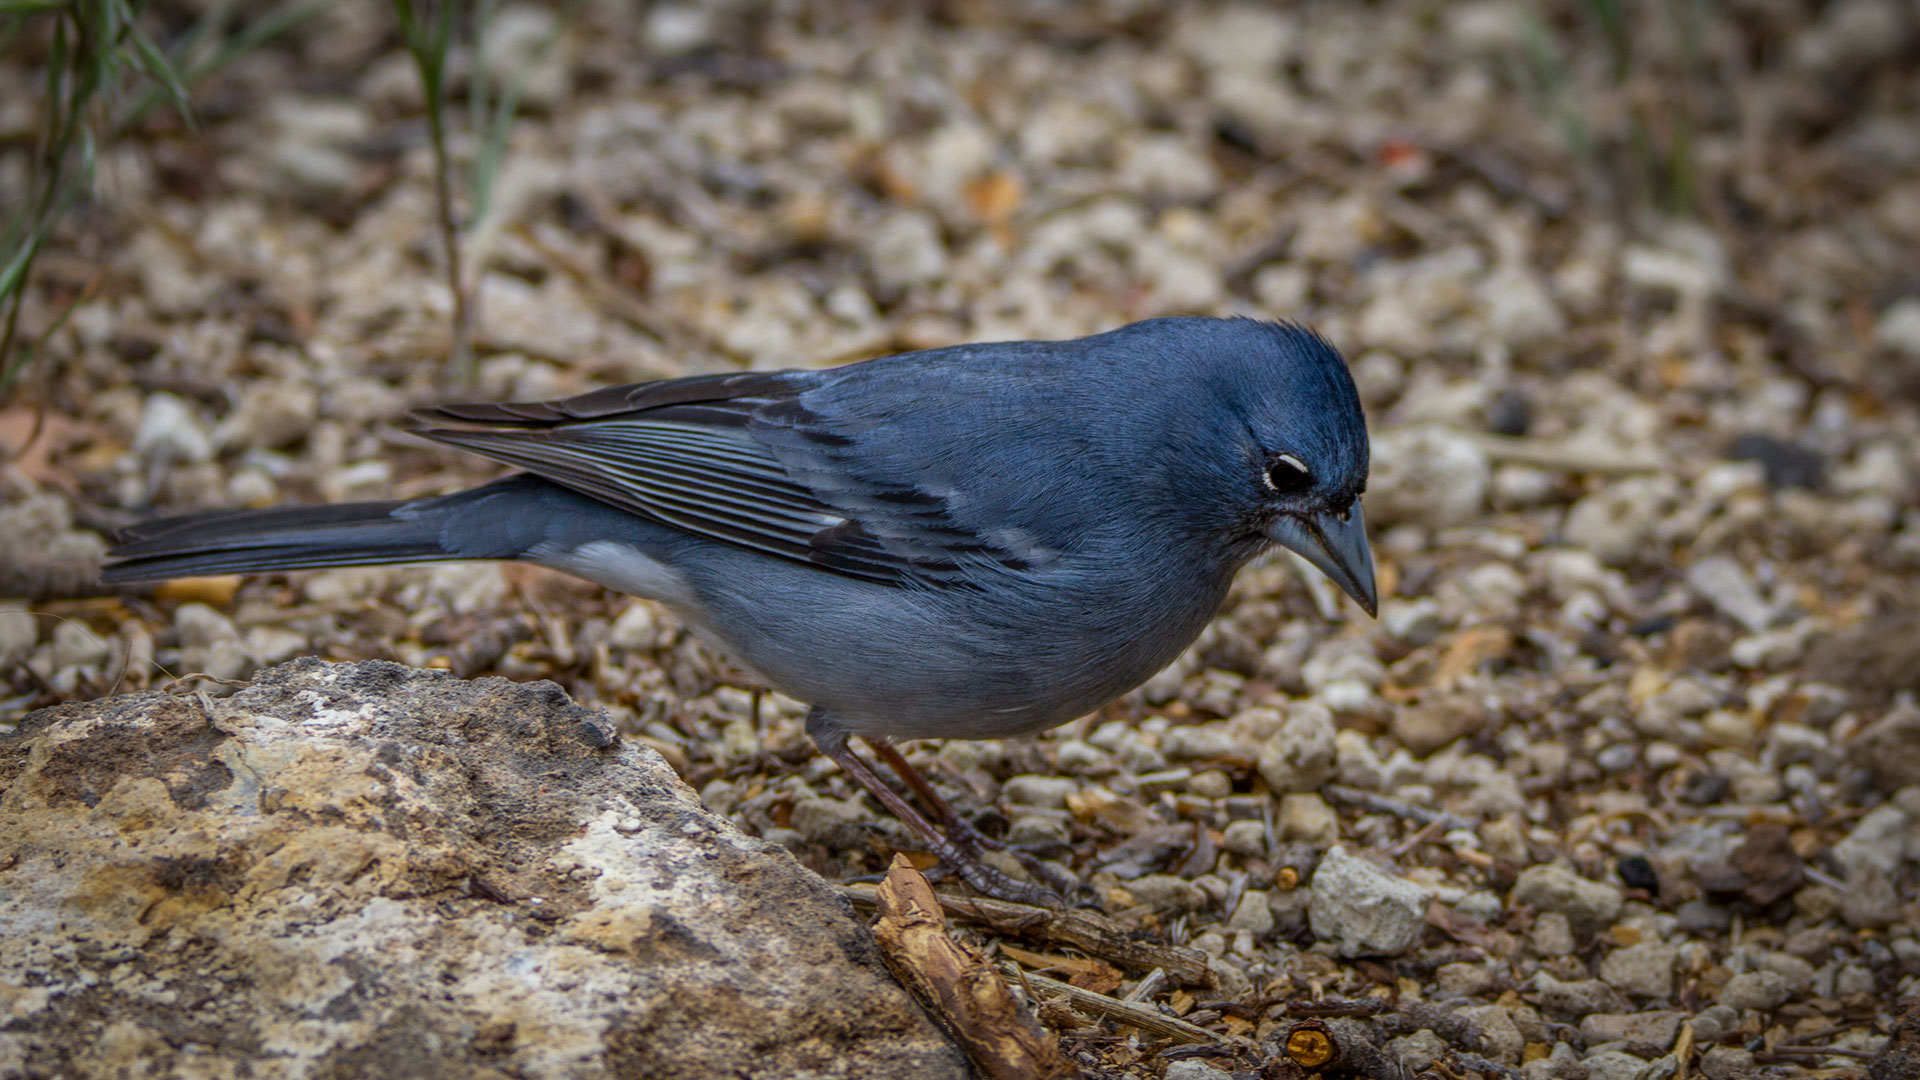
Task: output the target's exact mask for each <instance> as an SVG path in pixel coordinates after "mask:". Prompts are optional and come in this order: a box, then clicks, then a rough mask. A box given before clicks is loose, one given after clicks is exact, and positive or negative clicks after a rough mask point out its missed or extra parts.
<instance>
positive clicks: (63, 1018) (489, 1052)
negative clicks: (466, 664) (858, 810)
mask: <svg viewBox="0 0 1920 1080" xmlns="http://www.w3.org/2000/svg"><path fill="white" fill-rule="evenodd" d="M0 822H4V825H3V827H0V940H4V941H5V942H6V947H5V948H4V949H0V1073H4V1074H7V1075H15V1074H16V1073H15V1070H16V1069H19V1068H21V1067H23V1066H24V1067H25V1068H26V1070H27V1072H26V1075H34V1076H41V1075H45V1076H52V1075H61V1076H73V1077H80V1076H106V1075H116V1076H117V1075H136V1074H137V1075H142V1076H145V1075H154V1076H160V1075H187V1074H191V1075H196V1076H201V1075H205V1076H274V1077H289V1078H297V1077H309V1076H312V1077H320V1076H329V1077H333V1076H372V1075H381V1076H403V1075H413V1076H417V1077H421V1078H426V1077H443V1076H463V1077H465V1076H474V1077H482V1076H484V1077H507V1076H524V1077H569V1078H571V1077H616V1076H617V1077H638V1076H646V1077H659V1078H678V1077H685V1078H689V1080H691V1078H696V1077H699V1078H705V1077H714V1076H729V1077H822V1078H824V1077H862V1078H865V1077H914V1078H919V1077H954V1078H959V1077H963V1076H965V1075H967V1071H966V1065H965V1061H964V1058H963V1057H962V1056H961V1054H960V1053H959V1052H958V1051H957V1050H956V1049H954V1047H953V1046H952V1045H951V1044H950V1043H949V1042H948V1041H947V1039H946V1038H945V1036H944V1035H943V1034H942V1033H941V1032H940V1030H939V1029H938V1028H937V1027H936V1026H935V1025H934V1024H933V1023H932V1022H931V1021H930V1020H929V1019H928V1018H927V1016H926V1015H925V1014H924V1013H923V1012H922V1011H921V1010H920V1009H919V1007H918V1006H917V1005H916V1004H915V1003H914V1002H913V1000H912V999H911V998H910V997H909V996H908V994H907V992H906V991H905V990H903V989H901V987H900V986H899V985H898V984H896V983H895V982H894V981H893V980H892V979H891V978H890V977H889V976H888V975H887V973H886V970H885V968H884V966H883V965H882V963H881V961H880V957H879V954H878V953H877V951H876V949H875V946H874V945H873V943H872V941H871V939H870V938H869V937H868V936H867V933H866V931H865V930H864V929H862V928H861V927H860V926H859V924H857V923H856V922H855V921H854V919H853V918H852V916H851V914H850V912H849V909H848V908H847V906H846V904H845V903H844V902H843V901H842V900H841V899H840V898H839V897H838V896H837V895H836V894H835V892H834V891H833V890H832V889H831V888H830V887H829V886H827V884H826V883H825V882H823V881H821V880H820V879H819V878H817V877H815V876H814V875H812V874H810V873H808V872H807V871H806V870H804V869H802V868H801V867H800V866H799V865H798V864H797V863H795V862H794V861H793V859H792V858H790V857H789V856H788V855H786V854H785V853H784V852H782V851H781V850H779V849H778V848H776V847H774V846H772V845H770V844H767V843H763V842H761V841H758V840H755V839H752V838H749V837H747V836H745V835H743V834H741V833H740V832H738V831H737V830H735V829H734V828H733V827H732V826H731V825H730V824H728V823H727V822H726V821H725V820H724V819H722V818H720V817H717V816H715V815H713V814H711V813H708V812H707V811H706V810H704V809H702V808H701V806H700V804H699V802H698V800H697V799H696V798H695V797H694V794H693V792H692V791H690V790H689V789H688V788H687V787H686V786H685V785H684V784H682V783H681V782H680V781H679V779H678V778H676V777H675V776H674V774H673V773H672V771H670V770H669V769H668V768H667V766H666V764H665V763H664V762H662V761H661V760H660V758H659V757H658V756H656V755H655V754H653V753H652V752H651V751H649V750H645V749H642V748H639V747H636V746H633V745H630V744H623V743H621V742H620V741H619V740H618V739H617V738H616V737H615V736H614V734H613V732H612V731H611V730H610V729H609V728H608V727H607V726H606V724H605V722H604V721H603V720H602V719H601V718H600V716H599V715H598V714H596V713H594V712H592V711H590V710H588V709H585V708H581V707H579V706H576V705H574V704H572V703H571V702H570V701H568V700H567V698H566V696H565V695H564V694H562V693H561V692H560V691H559V689H558V688H557V687H555V686H553V685H552V684H550V683H535V684H529V685H520V684H516V683H511V682H507V681H504V680H500V679H482V680H479V681H477V682H463V681H460V680H457V679H454V678H451V677H449V676H445V675H440V674H436V673H432V672H422V671H414V670H411V669H408V668H404V667H400V666H397V665H394V664H387V663H377V662H375V663H363V664H338V665H336V664H323V663H320V662H318V661H313V660H302V661H297V662H294V663H291V664H287V665H284V666H282V667H278V668H274V669H272V670H269V671H267V672H264V673H262V674H261V675H260V676H259V677H258V678H257V679H256V680H255V681H254V683H253V684H252V686H251V687H250V688H248V689H245V690H242V691H241V692H239V693H238V694H235V695H234V696H232V697H230V698H226V699H224V700H218V701H215V700H209V699H207V698H204V697H202V698H194V697H172V696H168V695H166V694H162V693H143V694H132V695H128V696H125V697H117V698H109V699H106V700H102V701H96V702H91V703H85V704H75V705H66V706H62V707H59V708H54V709H47V710H43V711H41V712H38V713H34V714H33V715H31V716H29V717H27V719H26V721H25V722H24V723H23V724H22V725H21V728H20V732H19V734H17V735H15V736H11V737H7V738H4V739H0Z"/></svg>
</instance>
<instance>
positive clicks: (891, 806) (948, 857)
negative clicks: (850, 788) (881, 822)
mask: <svg viewBox="0 0 1920 1080" xmlns="http://www.w3.org/2000/svg"><path fill="white" fill-rule="evenodd" d="M807 734H808V735H809V736H811V737H812V739H813V744H814V745H815V746H818V747H819V748H820V752H821V753H823V754H825V755H827V756H828V757H829V758H832V759H833V761H834V764H836V765H839V766H840V767H841V768H842V769H844V770H846V773H847V775H848V776H851V777H853V779H854V780H855V782H857V783H858V784H859V785H860V786H861V787H863V788H866V789H867V790H868V791H870V792H872V793H873V797H874V798H876V799H879V800H880V805H882V806H884V807H886V808H887V810H888V811H889V812H891V813H892V814H893V816H895V817H897V818H899V819H900V820H901V821H902V822H903V823H905V825H906V826H907V828H909V829H911V830H912V831H913V834H914V835H915V836H918V837H919V838H920V842H921V843H923V844H925V845H927V850H928V851H930V852H932V853H933V856H934V857H935V858H937V859H939V860H940V861H941V862H943V863H945V864H946V865H947V867H948V868H949V869H951V870H953V871H954V872H955V873H957V874H959V875H960V879H961V880H962V881H965V882H966V883H967V884H968V885H971V886H973V888H974V889H975V890H976V891H978V892H980V893H982V894H984V895H986V896H991V897H993V898H994V899H996V900H1008V901H1012V902H1013V903H1017V904H1035V905H1038V906H1041V907H1049V908H1058V907H1061V906H1063V905H1062V903H1061V900H1060V897H1058V896H1057V895H1055V894H1054V892H1053V890H1051V889H1047V888H1044V887H1042V886H1039V885H1034V884H1031V883H1028V882H1025V881H1015V880H1014V879H1013V878H1010V877H1008V876H1007V875H1006V874H1004V873H1002V872H1000V871H999V870H997V869H995V868H994V867H991V866H988V865H987V864H986V863H984V862H981V861H980V858H979V857H978V856H977V855H975V854H974V853H973V852H971V851H969V850H967V849H966V848H964V847H962V846H961V845H959V844H956V843H954V842H953V841H952V840H949V839H947V838H946V836H944V835H942V834H941V832H940V830H939V829H938V828H935V827H934V824H933V822H931V821H928V820H927V819H926V818H925V817H923V816H922V815H921V813H920V811H918V810H915V809H914V808H913V804H912V803H910V802H908V801H907V800H906V799H904V798H902V797H901V796H900V793H899V792H897V791H895V790H893V789H892V788H890V787H888V786H887V782H886V781H884V780H882V779H880V775H879V774H878V773H876V772H874V771H873V769H872V768H871V767H870V766H868V764H867V763H866V762H865V761H862V760H861V759H860V756H859V755H858V754H855V753H854V752H853V744H852V743H851V742H850V741H849V740H848V738H847V735H848V732H847V730H846V729H845V728H843V727H841V726H840V725H839V723H838V722H836V721H835V720H834V719H833V717H832V715H831V714H829V713H828V712H827V711H826V710H824V709H821V708H819V707H818V706H815V707H814V708H813V709H812V710H811V711H809V712H808V713H807ZM923 782H924V781H923Z"/></svg>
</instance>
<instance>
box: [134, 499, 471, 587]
mask: <svg viewBox="0 0 1920 1080" xmlns="http://www.w3.org/2000/svg"><path fill="white" fill-rule="evenodd" d="M403 507H404V508H406V509H405V510H403V509H402V508H403ZM424 508H425V506H424V505H423V503H420V502H415V503H412V504H409V503H405V502H398V501H396V502H363V503H341V504H339V505H335V506H286V507H277V508H274V509H271V510H216V511H214V512H212V513H206V514H189V515H187V516H185V517H174V518H162V519H160V520H158V521H149V522H145V523H143V524H140V525H135V526H133V527H131V528H128V529H126V530H123V531H122V532H121V534H120V537H119V539H120V544H119V546H118V547H116V548H114V549H113V550H112V551H110V552H108V553H107V555H108V558H110V559H114V560H117V561H115V562H113V563H110V564H109V565H108V566H107V567H106V568H105V569H104V570H102V571H101V573H100V576H101V579H102V580H104V581H107V582H129V581H159V580H162V579H165V578H175V577H194V576H197V575H204V574H240V573H251V572H257V571H262V570H310V569H315V568H319V567H328V566H371V565H378V564H385V563H407V562H431V561H434V560H438V559H447V558H458V557H459V556H456V555H454V554H452V553H450V552H448V551H447V550H446V549H445V548H444V547H443V546H442V544H441V540H440V537H441V526H442V524H443V522H442V521H441V520H440V516H439V515H437V514H432V513H424V514H423V513H419V511H420V510H422V509H424ZM396 511H400V513H396ZM469 557H471V556H469Z"/></svg>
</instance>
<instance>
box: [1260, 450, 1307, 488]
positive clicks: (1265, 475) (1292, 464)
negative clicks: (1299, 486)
mask: <svg viewBox="0 0 1920 1080" xmlns="http://www.w3.org/2000/svg"><path fill="white" fill-rule="evenodd" d="M1273 463H1274V464H1275V465H1285V466H1286V467H1287V468H1289V469H1292V470H1294V471H1295V472H1297V473H1299V474H1300V475H1301V476H1306V475H1308V473H1307V463H1306V462H1304V461H1301V460H1300V459H1299V458H1297V457H1294V456H1293V455H1292V454H1275V455H1274V456H1273ZM1260 479H1262V480H1264V481H1266V483H1267V487H1269V488H1271V489H1272V490H1274V491H1279V490H1280V486H1279V485H1278V484H1275V483H1274V482H1273V467H1272V466H1271V465H1270V466H1268V467H1267V468H1265V469H1262V470H1260Z"/></svg>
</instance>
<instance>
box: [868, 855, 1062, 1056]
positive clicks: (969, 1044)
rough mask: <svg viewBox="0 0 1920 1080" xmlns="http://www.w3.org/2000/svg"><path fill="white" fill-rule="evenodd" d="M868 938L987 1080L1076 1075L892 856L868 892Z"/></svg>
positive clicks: (920, 880)
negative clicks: (871, 908) (871, 913)
mask: <svg viewBox="0 0 1920 1080" xmlns="http://www.w3.org/2000/svg"><path fill="white" fill-rule="evenodd" d="M874 897H875V900H876V902H877V906H878V908H879V912H880V918H879V920H878V921H876V922H875V923H874V924H873V936H874V939H875V940H876V941H878V942H879V943H880V949H881V952H882V954H883V955H884V956H885V957H886V960H887V965H888V966H889V967H891V968H892V969H893V972H894V975H895V976H896V977H897V978H899V980H900V981H901V982H902V983H905V984H906V985H907V986H908V987H909V988H910V989H912V990H913V992H914V993H915V994H916V995H918V996H919V998H920V1000H921V1001H923V1002H924V1003H925V1004H926V1006H927V1008H928V1009H930V1010H931V1011H932V1012H933V1013H934V1015H936V1016H938V1017H939V1018H940V1019H941V1020H942V1021H944V1022H945V1023H946V1025H947V1028H948V1030H950V1031H952V1032H953V1035H954V1038H955V1039H956V1040H957V1041H958V1042H959V1043H960V1044H961V1046H963V1047H965V1048H966V1051H967V1054H968V1056H969V1057H971V1058H973V1062H974V1064H975V1065H977V1066H978V1067H979V1069H980V1071H981V1073H982V1074H984V1075H986V1076H988V1077H991V1078H993V1080H1028V1078H1033V1080H1065V1078H1067V1077H1073V1076H1078V1075H1079V1070H1078V1069H1076V1068H1074V1066H1073V1064H1072V1063H1071V1062H1069V1061H1067V1059H1066V1058H1065V1057H1063V1056H1062V1055H1061V1053H1060V1044H1059V1042H1058V1040H1056V1039H1055V1038H1054V1037H1053V1036H1052V1035H1051V1034H1050V1033H1048V1032H1047V1031H1046V1030H1045V1029H1044V1028H1042V1027H1041V1026H1040V1024H1039V1023H1038V1021H1036V1020H1035V1019H1034V1017H1033V1013H1032V1011H1031V1010H1030V1009H1029V1008H1028V1007H1027V1006H1026V1005H1025V1004H1024V1003H1022V1002H1021V1001H1020V999H1019V998H1017V997H1015V996H1014V994H1013V991H1012V990H1011V989H1009V988H1008V986H1007V984H1006V982H1005V980H1003V979H1002V978H1001V977H1000V973H999V972H997V971H995V970H994V968H993V966H992V965H991V964H989V963H988V962H987V960H986V958H985V957H984V956H982V955H981V954H980V953H978V952H976V951H974V950H973V949H970V948H968V947H967V946H965V945H962V944H961V943H959V942H957V941H955V940H953V938H952V937H951V936H950V935H949V934H948V933H947V921H946V917H945V916H944V915H943V914H942V913H941V910H940V900H939V898H938V897H937V896H935V895H934V892H933V886H931V885H929V884H928V883H927V879H926V878H925V877H923V876H922V875H921V874H920V871H918V870H915V869H914V868H913V864H912V863H910V862H908V861H907V860H906V858H905V857H903V856H899V855H895V856H894V858H893V865H892V866H891V867H889V868H888V869H887V876H886V880H884V881H882V882H881V883H880V887H879V888H878V889H877V890H875V894H874Z"/></svg>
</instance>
